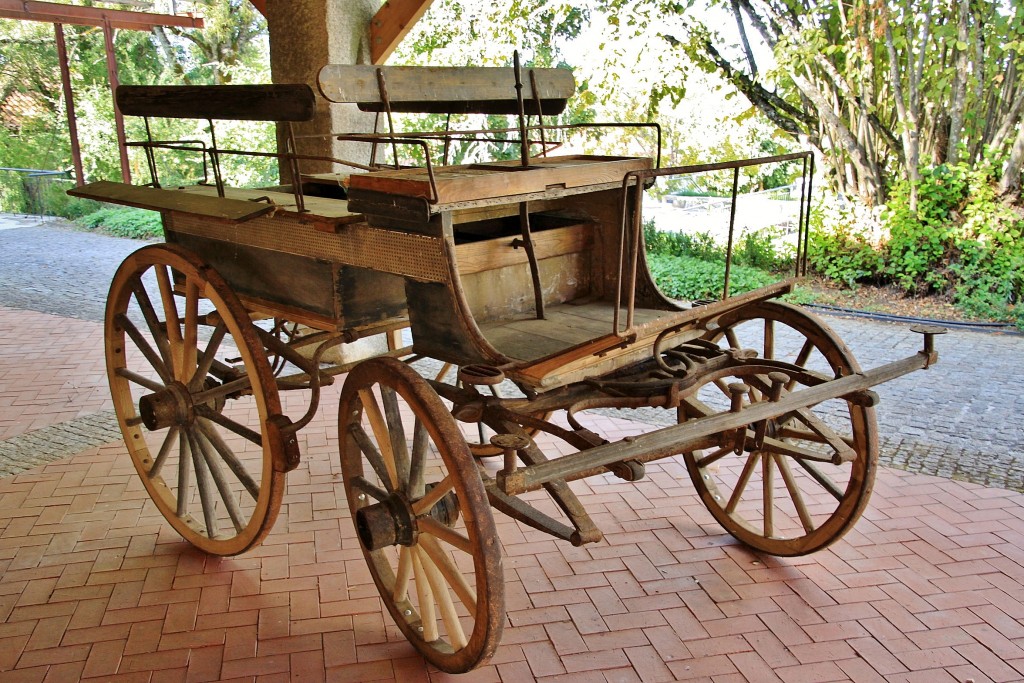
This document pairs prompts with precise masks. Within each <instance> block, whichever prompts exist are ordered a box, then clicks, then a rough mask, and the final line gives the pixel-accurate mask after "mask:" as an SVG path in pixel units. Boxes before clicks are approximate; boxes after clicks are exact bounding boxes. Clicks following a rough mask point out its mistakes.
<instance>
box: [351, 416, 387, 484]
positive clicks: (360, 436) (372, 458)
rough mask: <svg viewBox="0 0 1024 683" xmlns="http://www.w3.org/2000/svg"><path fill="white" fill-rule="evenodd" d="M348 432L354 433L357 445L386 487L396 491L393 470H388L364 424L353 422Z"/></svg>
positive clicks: (353, 436) (353, 437)
mask: <svg viewBox="0 0 1024 683" xmlns="http://www.w3.org/2000/svg"><path fill="white" fill-rule="evenodd" d="M348 433H349V434H351V435H352V439H353V440H354V441H355V442H356V446H358V447H359V450H360V451H362V453H363V456H364V457H365V458H366V461H367V462H368V463H370V467H371V468H373V471H374V473H375V474H376V475H377V478H378V479H379V480H380V482H381V483H382V484H384V488H386V489H387V490H388V493H394V492H395V487H394V485H393V484H392V483H391V482H392V479H391V472H389V471H388V468H387V465H386V464H385V463H384V458H383V457H382V456H381V454H380V451H378V450H377V447H376V446H374V445H373V441H371V440H370V436H369V435H368V434H367V433H366V430H365V429H363V426H362V425H361V424H359V423H355V422H354V423H352V424H351V425H349V428H348Z"/></svg>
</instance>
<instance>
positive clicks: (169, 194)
mask: <svg viewBox="0 0 1024 683" xmlns="http://www.w3.org/2000/svg"><path fill="white" fill-rule="evenodd" d="M68 194H70V195H72V196H74V197H82V198H83V199H93V200H95V201H98V202H110V203H111V204H123V205H124V206H134V207H137V208H140V209H150V210H151V211H177V212H179V213H186V214H192V215H196V216H205V217H207V218H215V219H217V220H221V221H228V222H232V223H238V222H241V221H247V220H250V219H252V218H256V217H257V216H262V215H264V214H267V213H270V212H271V211H273V209H274V207H273V206H271V205H270V204H262V203H256V202H248V201H242V200H239V199H229V198H227V197H216V196H213V197H209V196H205V195H198V194H195V193H190V192H181V191H179V190H160V189H156V188H153V187H139V186H137V185H126V184H125V183H113V182H109V181H106V180H101V181H99V182H95V183H89V184H88V185H83V186H82V187H76V188H75V189H73V190H68Z"/></svg>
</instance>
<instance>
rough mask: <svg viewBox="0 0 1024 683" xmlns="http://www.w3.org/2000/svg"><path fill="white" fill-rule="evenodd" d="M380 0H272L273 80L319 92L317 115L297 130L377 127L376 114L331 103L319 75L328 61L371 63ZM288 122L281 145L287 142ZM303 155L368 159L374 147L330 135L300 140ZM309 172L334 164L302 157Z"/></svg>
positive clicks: (299, 132) (284, 180) (284, 173)
mask: <svg viewBox="0 0 1024 683" xmlns="http://www.w3.org/2000/svg"><path fill="white" fill-rule="evenodd" d="M379 7H380V0H267V14H266V16H267V27H268V28H269V31H270V70H271V76H272V80H273V81H274V83H308V84H309V85H310V87H312V88H313V92H315V93H316V96H317V113H316V118H315V119H314V120H313V121H311V122H309V123H299V124H296V125H295V134H296V135H327V134H328V133H331V132H334V133H341V132H368V131H371V130H373V114H367V113H365V112H360V111H359V110H358V109H357V108H356V106H355V105H351V104H330V103H329V102H327V101H326V100H324V99H323V98H322V97H321V96H320V92H319V90H317V86H316V76H317V73H318V72H319V71H320V68H321V67H323V66H325V65H327V64H369V63H370V19H371V18H373V15H374V14H376V12H377V10H378V9H379ZM283 136H284V130H283V126H282V127H281V128H279V132H278V144H279V146H280V149H285V146H284V139H283ZM298 150H299V153H300V154H310V155H317V156H330V157H335V158H341V159H350V160H353V161H358V162H360V163H366V162H367V161H368V160H369V157H370V153H369V146H368V145H359V144H357V143H342V142H337V141H334V140H330V139H329V138H313V139H300V140H299V141H298ZM300 163H301V168H302V170H303V171H304V172H309V173H323V172H328V171H331V170H335V171H337V170H345V169H343V168H337V167H336V168H333V169H332V167H331V164H330V163H327V162H311V161H303V162H300ZM289 175H290V174H289V172H288V169H287V168H286V167H282V169H281V176H282V178H281V181H282V183H289V182H291V180H290V178H289Z"/></svg>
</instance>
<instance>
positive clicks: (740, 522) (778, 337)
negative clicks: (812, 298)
mask: <svg viewBox="0 0 1024 683" xmlns="http://www.w3.org/2000/svg"><path fill="white" fill-rule="evenodd" d="M705 338H706V339H707V340H708V341H712V342H715V343H716V344H718V345H719V346H720V347H721V348H723V349H747V350H753V351H755V352H756V356H755V358H754V359H752V360H751V361H750V362H751V363H752V365H751V366H749V367H738V368H736V369H734V370H733V371H732V372H731V373H730V375H729V376H727V377H716V378H715V380H714V381H708V382H706V383H704V384H703V385H702V386H700V387H699V388H698V389H697V390H696V391H695V393H694V394H692V396H691V399H690V400H689V402H688V404H687V406H686V408H685V410H683V411H681V412H682V413H683V417H684V419H686V418H689V419H699V418H703V417H707V416H709V415H712V414H714V413H716V412H724V411H727V410H729V409H730V403H731V402H732V401H733V400H736V401H738V402H739V404H740V406H741V407H749V406H750V405H751V404H754V403H762V402H765V401H770V400H773V396H772V394H773V392H774V393H775V394H777V396H775V397H774V398H778V397H780V396H785V395H786V394H787V393H789V392H792V391H800V390H801V389H805V388H806V385H805V382H808V381H811V380H810V379H809V377H812V376H813V377H815V378H818V379H816V380H814V381H821V380H825V379H832V378H835V377H839V376H846V375H849V374H851V373H853V372H859V371H860V366H859V365H858V364H857V361H856V360H855V359H854V357H853V355H852V354H851V353H850V351H849V349H847V347H846V345H845V344H843V342H842V341H840V339H839V338H838V337H837V336H836V334H835V333H834V332H833V331H832V330H831V329H830V328H829V327H828V326H827V325H825V323H823V322H821V321H820V320H818V319H817V318H816V317H814V316H812V315H810V314H809V313H806V312H805V311H803V310H801V309H799V308H797V307H795V306H791V305H788V304H783V303H778V302H771V301H768V302H760V303H755V304H751V305H748V306H744V307H742V308H739V309H737V310H735V311H731V312H729V313H726V314H724V315H723V316H721V317H720V318H719V319H718V326H717V327H716V328H714V329H713V330H712V331H711V332H709V333H708V334H707V335H706V337H705ZM760 361H768V362H767V363H763V364H761V363H759V362H760ZM772 361H777V363H775V364H773V363H772ZM773 385H774V386H773ZM733 392H736V393H735V394H734V393H733ZM684 457H685V460H686V466H687V469H688V470H689V473H690V478H691V479H692V480H693V483H694V486H695V487H696V489H697V492H698V494H699V495H700V497H701V500H702V501H703V502H704V504H705V506H707V508H708V510H709V511H710V512H711V514H712V515H713V516H714V517H715V519H716V520H718V522H719V523H720V524H721V525H722V526H723V527H725V529H726V530H727V531H728V532H729V533H730V534H732V535H733V536H735V537H736V538H737V539H739V540H740V541H742V542H744V543H746V544H747V545H749V546H751V547H753V548H755V549H757V550H761V551H763V552H766V553H770V554H772V555H783V556H794V555H806V554H808V553H812V552H815V551H816V550H820V549H822V548H824V547H826V546H828V545H829V544H831V543H833V542H835V541H836V540H838V539H839V538H840V537H842V536H843V534H845V533H846V532H847V531H849V530H850V528H851V527H853V525H854V523H855V522H856V521H857V519H858V518H859V517H860V515H861V512H863V510H864V507H865V506H866V505H867V502H868V499H869V498H870V495H871V488H872V486H873V484H874V479H875V469H876V465H877V461H878V435H877V427H876V425H875V413H874V408H872V407H869V406H867V405H864V404H861V403H854V402H851V401H848V400H844V399H842V398H837V399H831V400H828V401H824V402H822V403H819V404H817V405H814V406H810V407H808V408H801V409H798V410H794V411H792V412H790V413H787V414H784V415H780V416H779V417H777V418H775V419H771V420H766V421H764V423H762V424H760V425H758V424H755V425H749V426H748V428H747V430H746V436H745V437H744V438H742V439H738V440H733V441H729V442H727V443H725V444H724V445H723V446H721V447H719V448H716V449H707V450H705V451H696V452H692V453H685V454H684Z"/></svg>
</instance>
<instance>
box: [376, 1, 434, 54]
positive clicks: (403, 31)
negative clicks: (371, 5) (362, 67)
mask: <svg viewBox="0 0 1024 683" xmlns="http://www.w3.org/2000/svg"><path fill="white" fill-rule="evenodd" d="M432 2H433V0H386V2H385V3H384V4H383V5H381V8H380V9H379V10H377V13H376V14H375V15H373V19H371V20H370V61H371V62H372V63H373V64H383V63H384V60H386V59H387V58H388V57H390V56H391V53H392V52H394V51H395V48H396V47H398V44H399V43H401V42H402V39H403V38H405V36H406V35H407V34H408V33H409V31H410V30H411V29H412V27H413V26H415V25H416V22H417V21H419V20H420V18H421V17H423V14H424V12H426V11H427V8H428V7H430V3H432Z"/></svg>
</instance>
